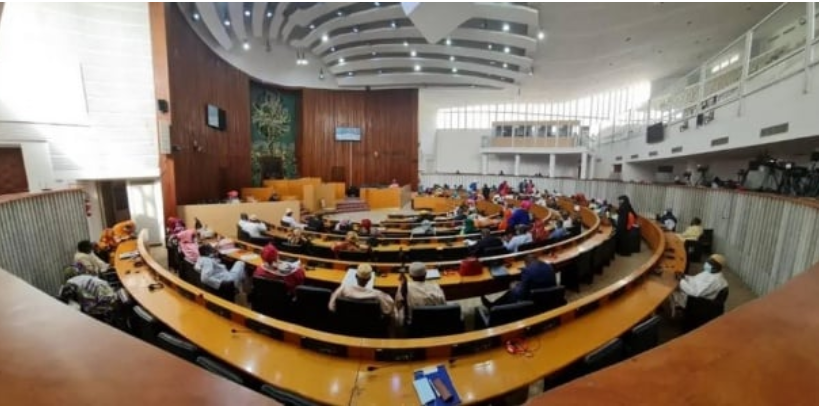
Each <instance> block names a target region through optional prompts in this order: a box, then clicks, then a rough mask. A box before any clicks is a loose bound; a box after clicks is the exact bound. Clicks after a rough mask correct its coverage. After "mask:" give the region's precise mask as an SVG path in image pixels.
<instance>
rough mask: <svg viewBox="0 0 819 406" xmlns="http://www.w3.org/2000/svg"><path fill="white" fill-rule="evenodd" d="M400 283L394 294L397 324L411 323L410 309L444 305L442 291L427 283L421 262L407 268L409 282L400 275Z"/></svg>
mask: <svg viewBox="0 0 819 406" xmlns="http://www.w3.org/2000/svg"><path fill="white" fill-rule="evenodd" d="M401 276H402V279H403V281H402V283H401V286H399V287H398V292H396V294H395V305H396V308H395V310H396V315H395V316H396V319H397V320H398V321H399V324H402V323H410V322H411V321H412V309H413V308H415V307H420V306H437V305H444V304H446V297H445V296H444V291H443V290H442V289H441V287H440V286H438V284H437V283H435V282H430V281H427V280H426V279H427V268H426V266H424V264H423V263H421V262H413V263H411V264H410V266H409V278H410V279H409V280H407V279H406V278H404V275H403V274H402V275H401Z"/></svg>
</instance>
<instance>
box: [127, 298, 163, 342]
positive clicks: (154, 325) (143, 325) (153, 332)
mask: <svg viewBox="0 0 819 406" xmlns="http://www.w3.org/2000/svg"><path fill="white" fill-rule="evenodd" d="M129 324H130V326H131V331H133V333H134V335H135V336H137V337H139V338H141V339H143V340H145V341H147V342H149V343H151V344H155V343H156V341H155V339H156V336H157V334H158V333H159V330H160V329H161V328H162V325H161V324H160V323H159V321H157V320H156V319H155V318H154V316H152V315H151V314H150V313H148V312H147V311H145V309H143V308H142V307H141V306H134V307H133V309H132V312H131V318H130V323H129Z"/></svg>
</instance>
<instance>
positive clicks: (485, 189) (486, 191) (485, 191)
mask: <svg viewBox="0 0 819 406" xmlns="http://www.w3.org/2000/svg"><path fill="white" fill-rule="evenodd" d="M490 192H491V190H489V185H487V184H486V183H484V184H483V189H481V194H482V195H483V200H489V193H490Z"/></svg>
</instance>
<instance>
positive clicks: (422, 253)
mask: <svg viewBox="0 0 819 406" xmlns="http://www.w3.org/2000/svg"><path fill="white" fill-rule="evenodd" d="M444 249H447V248H444ZM407 256H408V260H409V261H419V262H433V261H437V260H438V249H437V248H410V249H409V252H408V253H407Z"/></svg>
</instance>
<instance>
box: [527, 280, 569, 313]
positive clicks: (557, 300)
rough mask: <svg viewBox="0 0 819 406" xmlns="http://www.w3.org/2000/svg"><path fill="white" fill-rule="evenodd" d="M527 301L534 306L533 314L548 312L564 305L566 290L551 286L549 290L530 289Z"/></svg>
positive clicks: (561, 287)
mask: <svg viewBox="0 0 819 406" xmlns="http://www.w3.org/2000/svg"><path fill="white" fill-rule="evenodd" d="M529 300H531V301H532V302H533V303H534V305H535V307H534V310H535V313H543V312H548V311H549V310H552V309H557V308H558V307H560V306H563V305H565V304H566V288H564V287H563V286H553V287H551V288H543V289H532V290H531V291H530V292H529Z"/></svg>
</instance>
